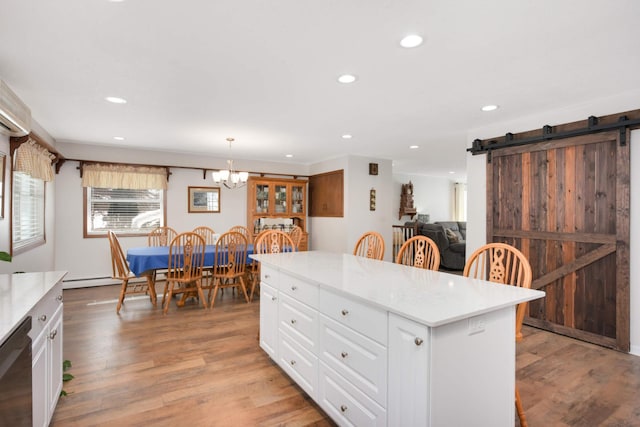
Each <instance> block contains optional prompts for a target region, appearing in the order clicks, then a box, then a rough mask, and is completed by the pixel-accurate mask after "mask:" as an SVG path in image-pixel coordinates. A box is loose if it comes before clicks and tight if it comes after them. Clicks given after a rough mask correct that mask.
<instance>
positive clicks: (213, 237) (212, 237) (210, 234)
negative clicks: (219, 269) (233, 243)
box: [193, 225, 220, 245]
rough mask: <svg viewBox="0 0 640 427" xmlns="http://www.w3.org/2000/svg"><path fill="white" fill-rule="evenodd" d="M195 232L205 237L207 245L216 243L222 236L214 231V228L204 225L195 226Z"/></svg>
mask: <svg viewBox="0 0 640 427" xmlns="http://www.w3.org/2000/svg"><path fill="white" fill-rule="evenodd" d="M193 232H194V233H196V234H197V235H199V236H200V237H202V238H203V239H204V244H205V245H215V244H216V241H217V240H218V237H220V236H219V235H218V234H216V232H215V231H213V228H211V227H207V226H204V225H202V226H200V227H196V228H194V229H193Z"/></svg>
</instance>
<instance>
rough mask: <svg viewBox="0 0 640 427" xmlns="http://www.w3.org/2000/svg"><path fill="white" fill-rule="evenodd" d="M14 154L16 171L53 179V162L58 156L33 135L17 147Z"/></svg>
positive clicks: (34, 176) (44, 179) (48, 179)
mask: <svg viewBox="0 0 640 427" xmlns="http://www.w3.org/2000/svg"><path fill="white" fill-rule="evenodd" d="M13 156H14V160H13V161H14V164H13V170H14V171H15V172H24V173H26V174H28V175H30V176H31V177H33V178H37V179H41V180H43V181H53V168H52V167H51V162H52V161H53V160H55V159H56V156H55V155H54V154H51V153H50V152H49V150H47V149H46V148H45V147H43V146H41V145H40V144H38V143H37V142H36V141H35V140H33V139H31V137H29V139H28V140H27V141H26V142H24V143H23V144H20V146H19V147H18V148H16V150H15V152H14V154H13Z"/></svg>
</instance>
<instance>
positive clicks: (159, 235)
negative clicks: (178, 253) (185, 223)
mask: <svg viewBox="0 0 640 427" xmlns="http://www.w3.org/2000/svg"><path fill="white" fill-rule="evenodd" d="M177 235H178V233H177V232H176V230H174V229H173V228H171V227H157V228H154V229H153V230H151V231H150V232H149V233H148V234H147V240H148V244H149V246H169V244H170V243H171V241H172V240H173V239H174V238H175V237H176V236H177Z"/></svg>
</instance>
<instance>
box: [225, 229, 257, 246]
mask: <svg viewBox="0 0 640 427" xmlns="http://www.w3.org/2000/svg"><path fill="white" fill-rule="evenodd" d="M229 231H235V232H236V233H240V234H242V235H243V236H244V238H245V239H247V243H248V244H251V243H253V234H251V231H249V229H248V228H247V227H245V226H244V225H234V226H233V227H231V228H230V229H229Z"/></svg>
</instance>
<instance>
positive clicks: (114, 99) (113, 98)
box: [105, 96, 127, 104]
mask: <svg viewBox="0 0 640 427" xmlns="http://www.w3.org/2000/svg"><path fill="white" fill-rule="evenodd" d="M105 99H106V100H107V101H109V102H112V103H114V104H126V103H127V100H126V99H124V98H118V97H117V96H107V97H106V98H105Z"/></svg>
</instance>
